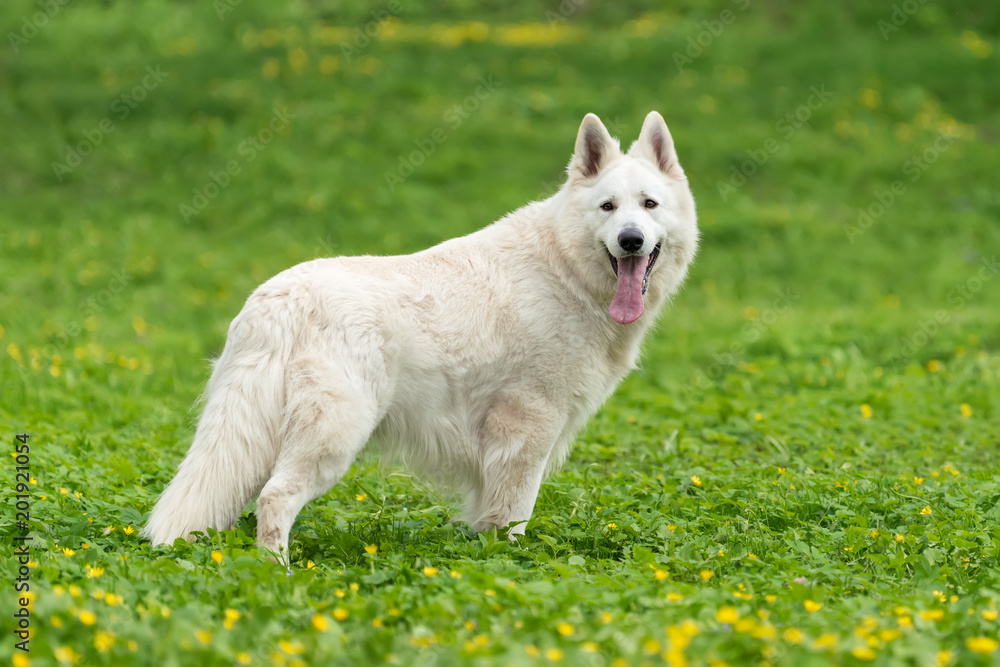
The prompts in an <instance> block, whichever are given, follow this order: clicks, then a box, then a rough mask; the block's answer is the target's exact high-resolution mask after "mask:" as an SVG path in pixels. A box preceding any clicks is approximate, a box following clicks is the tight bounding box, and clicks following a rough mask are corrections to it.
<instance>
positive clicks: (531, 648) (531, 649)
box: [524, 644, 541, 658]
mask: <svg viewBox="0 0 1000 667" xmlns="http://www.w3.org/2000/svg"><path fill="white" fill-rule="evenodd" d="M524 652H525V653H527V654H528V655H530V656H531V657H532V658H537V657H538V656H539V655H541V651H539V650H538V647H537V646H535V645H534V644H528V645H527V646H525V647H524Z"/></svg>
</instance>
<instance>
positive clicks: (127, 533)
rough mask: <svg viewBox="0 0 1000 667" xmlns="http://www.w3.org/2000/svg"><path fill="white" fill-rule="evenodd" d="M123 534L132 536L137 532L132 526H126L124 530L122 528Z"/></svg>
mask: <svg viewBox="0 0 1000 667" xmlns="http://www.w3.org/2000/svg"><path fill="white" fill-rule="evenodd" d="M122 532H123V533H125V534H126V535H131V534H132V533H134V532H135V528H133V527H132V526H125V527H124V528H122Z"/></svg>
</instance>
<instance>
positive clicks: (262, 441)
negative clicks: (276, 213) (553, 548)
mask: <svg viewBox="0 0 1000 667" xmlns="http://www.w3.org/2000/svg"><path fill="white" fill-rule="evenodd" d="M567 171H568V178H567V180H566V183H565V184H564V185H563V187H562V188H561V189H560V190H559V192H557V193H556V194H555V195H553V196H552V197H550V198H549V199H546V200H545V201H541V202H534V203H531V204H528V205H527V206H525V207H523V208H521V209H519V210H517V211H515V212H513V213H511V214H509V215H507V216H506V217H504V218H503V219H501V220H499V221H498V222H496V223H494V224H492V225H490V226H489V227H486V228H485V229H482V230H480V231H478V232H475V233H473V234H470V235H468V236H465V237H462V238H457V239H452V240H449V241H446V242H444V243H441V244H440V245H437V246H435V247H433V248H430V249H429V250H424V251H423V252H418V253H416V254H413V255H406V256H400V257H368V256H366V257H338V258H333V259H317V260H314V261H311V262H305V263H303V264H300V265H298V266H295V267H293V268H291V269H289V270H287V271H284V272H282V273H280V274H278V275H277V276H275V277H274V278H272V279H271V280H268V281H267V282H266V283H264V284H263V285H261V286H260V287H259V288H258V289H257V290H256V291H255V292H254V293H253V294H252V295H251V296H250V298H249V299H248V300H247V303H246V305H245V306H244V308H243V311H242V312H241V313H240V314H239V315H238V316H237V317H236V319H235V320H233V323H232V325H231V326H230V328H229V337H228V339H227V340H226V346H225V349H224V350H223V352H222V356H221V357H220V358H219V360H218V361H217V362H216V364H215V369H214V372H213V374H212V378H211V380H210V381H209V383H208V388H207V391H206V404H205V410H204V413H203V415H202V417H201V421H200V423H199V424H198V430H197V433H196V434H195V437H194V442H193V444H192V445H191V449H190V451H188V454H187V456H186V458H185V459H184V461H183V462H182V463H181V465H180V468H179V470H178V472H177V475H176V477H175V478H174V479H173V481H172V482H171V483H170V484H169V485H168V486H167V488H166V490H165V491H164V492H163V495H162V497H161V498H160V499H159V502H158V503H157V504H156V507H155V508H154V509H153V512H152V514H151V515H150V517H149V522H148V524H147V525H146V527H145V535H146V536H147V537H149V539H150V540H151V541H152V542H153V543H154V544H160V543H168V542H172V541H173V540H175V539H176V538H178V537H189V536H190V533H191V532H192V531H203V530H204V529H205V528H208V527H212V528H216V529H225V528H229V527H231V526H232V525H233V523H234V522H235V521H236V520H237V519H238V518H239V516H240V513H241V512H242V510H243V507H244V505H246V503H247V502H249V501H250V500H251V499H253V498H254V496H257V495H258V494H259V498H258V501H257V525H258V528H257V541H258V544H259V545H260V546H261V547H264V548H266V549H269V550H272V551H274V552H277V553H281V554H287V549H288V534H289V530H290V529H291V527H292V523H293V521H294V520H295V517H296V515H297V514H298V513H299V511H300V510H301V509H302V507H303V506H304V505H305V504H306V503H307V502H309V501H310V500H312V499H313V498H316V497H318V496H320V495H322V494H324V493H326V492H327V491H328V490H329V489H330V488H331V487H332V486H333V485H334V484H336V483H337V481H338V480H339V479H340V478H341V477H342V476H343V475H344V474H345V473H346V472H347V470H348V469H349V468H350V466H351V463H352V462H353V461H354V459H355V457H356V456H357V455H358V453H359V452H361V450H362V449H364V447H365V445H366V443H371V447H373V448H377V449H376V451H377V452H379V453H380V455H381V456H382V458H383V460H386V459H388V460H397V461H402V462H404V463H405V464H408V465H409V466H410V467H411V468H414V469H416V470H417V471H422V472H424V473H429V474H431V475H432V476H434V477H436V478H438V479H443V480H445V481H447V482H450V483H451V484H453V485H457V486H458V487H460V488H462V489H463V490H465V491H467V492H468V505H467V512H466V519H467V520H468V521H469V523H470V524H471V525H472V527H473V529H475V530H483V529H488V528H492V527H494V526H497V527H508V526H510V524H512V523H513V524H515V525H513V526H510V527H509V534H510V535H511V536H512V537H513V535H514V534H519V533H522V534H523V532H524V527H525V523H526V522H527V520H528V519H529V518H530V517H531V513H532V510H533V508H534V505H535V498H536V496H537V495H538V488H539V485H540V484H541V483H542V479H543V478H544V477H545V476H546V474H548V473H549V472H551V471H553V470H555V469H557V468H558V467H559V466H560V464H561V463H562V461H563V459H564V458H565V456H566V453H567V451H568V449H569V444H570V441H571V439H572V437H573V435H574V434H575V433H576V432H577V430H579V429H580V427H581V426H583V424H584V423H585V422H586V420H587V418H588V417H590V415H592V414H593V413H594V412H595V411H596V410H597V408H598V407H599V406H600V405H601V403H603V402H604V400H605V399H607V398H608V396H609V395H610V394H611V392H612V391H613V390H614V388H615V386H616V385H617V384H618V383H619V382H620V381H621V379H622V378H623V377H624V376H625V375H626V374H627V373H628V372H629V371H630V370H631V369H633V368H634V367H635V363H636V359H637V357H638V355H639V347H640V344H641V342H642V339H643V336H644V335H645V333H646V332H647V331H648V330H649V328H650V327H651V326H652V325H653V323H654V321H655V319H656V315H657V313H658V311H659V310H660V307H661V306H662V305H663V304H664V302H665V301H666V300H667V298H668V297H669V296H670V295H672V294H673V293H674V292H676V290H677V289H678V287H679V286H680V284H681V282H682V281H683V279H684V276H685V273H686V272H687V268H688V265H689V263H690V262H691V260H692V258H693V257H694V254H695V249H696V247H697V240H698V230H697V225H696V221H695V206H694V199H693V197H692V196H691V191H690V189H689V187H688V182H687V179H686V177H685V175H684V172H683V171H682V169H681V166H680V164H679V163H678V161H677V155H676V154H675V152H674V144H673V140H672V138H671V136H670V132H669V131H668V130H667V126H666V124H664V122H663V118H662V117H661V116H660V115H659V114H658V113H656V112H655V111H654V112H651V113H650V114H649V115H648V116H647V117H646V120H645V123H644V124H643V126H642V132H641V133H640V135H639V139H638V141H636V142H635V144H633V145H632V147H631V148H630V149H629V151H628V152H627V153H625V154H623V153H622V152H621V150H620V149H619V146H618V141H617V140H615V139H612V138H611V136H610V135H609V134H608V131H607V129H605V127H604V125H603V124H602V123H601V121H600V120H599V119H598V118H597V116H594V115H593V114H588V115H587V116H586V117H585V118H584V119H583V123H582V124H581V125H580V131H579V134H578V135H577V138H576V150H575V153H574V155H573V158H572V160H571V161H570V164H569V168H568V170H567Z"/></svg>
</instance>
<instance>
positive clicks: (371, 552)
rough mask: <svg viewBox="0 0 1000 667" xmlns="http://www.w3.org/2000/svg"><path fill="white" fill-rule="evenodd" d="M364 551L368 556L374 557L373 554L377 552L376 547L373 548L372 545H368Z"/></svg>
mask: <svg viewBox="0 0 1000 667" xmlns="http://www.w3.org/2000/svg"><path fill="white" fill-rule="evenodd" d="M365 551H367V552H368V555H370V556H374V555H375V552H376V551H378V547H377V546H375V545H374V544H369V545H368V546H366V547H365Z"/></svg>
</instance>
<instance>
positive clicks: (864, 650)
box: [851, 646, 876, 660]
mask: <svg viewBox="0 0 1000 667" xmlns="http://www.w3.org/2000/svg"><path fill="white" fill-rule="evenodd" d="M851 655H853V656H854V657H855V658H857V659H858V660H874V659H875V655H876V653H875V651H873V650H872V649H870V648H869V647H867V646H858V647H856V648H853V649H851Z"/></svg>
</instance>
